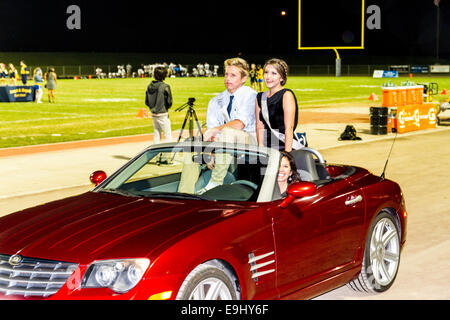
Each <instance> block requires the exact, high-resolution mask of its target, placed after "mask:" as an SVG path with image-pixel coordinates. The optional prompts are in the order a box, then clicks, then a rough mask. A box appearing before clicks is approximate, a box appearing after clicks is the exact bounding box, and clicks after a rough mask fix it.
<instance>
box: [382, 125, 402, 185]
mask: <svg viewBox="0 0 450 320" xmlns="http://www.w3.org/2000/svg"><path fill="white" fill-rule="evenodd" d="M397 134H398V132H397V131H396V132H395V137H394V141H392V145H391V150H390V151H389V155H388V157H387V159H386V163H385V164H384V169H383V173H382V174H381V176H380V178H381V179H383V180H384V174H385V173H386V168H387V165H388V162H389V158H390V157H391V153H392V148H393V147H394V143H395V140H396V139H397Z"/></svg>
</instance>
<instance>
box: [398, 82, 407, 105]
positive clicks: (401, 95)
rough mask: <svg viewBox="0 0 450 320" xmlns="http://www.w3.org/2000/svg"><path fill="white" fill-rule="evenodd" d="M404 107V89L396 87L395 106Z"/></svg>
mask: <svg viewBox="0 0 450 320" xmlns="http://www.w3.org/2000/svg"><path fill="white" fill-rule="evenodd" d="M404 105H406V87H397V106H399V107H401V106H404Z"/></svg>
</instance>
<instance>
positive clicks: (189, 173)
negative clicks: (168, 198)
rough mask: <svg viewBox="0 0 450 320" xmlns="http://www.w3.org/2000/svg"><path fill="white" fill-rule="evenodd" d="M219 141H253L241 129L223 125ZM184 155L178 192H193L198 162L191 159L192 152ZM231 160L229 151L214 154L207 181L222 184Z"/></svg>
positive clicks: (198, 172) (198, 171) (198, 166)
mask: <svg viewBox="0 0 450 320" xmlns="http://www.w3.org/2000/svg"><path fill="white" fill-rule="evenodd" d="M219 141H221V142H226V143H240V144H249V143H250V142H253V139H252V137H251V136H250V135H249V134H248V133H247V132H245V131H243V130H238V129H233V128H228V127H225V128H224V129H223V130H222V132H221V136H220V139H219ZM186 155H187V156H186V157H185V159H184V160H185V162H184V165H183V170H182V172H181V179H180V185H179V187H178V192H184V193H195V183H196V182H197V180H198V176H199V174H200V164H198V163H195V162H193V161H192V154H190V153H189V154H188V153H186ZM232 161H233V156H232V155H231V154H229V153H219V154H216V157H215V166H214V169H213V170H212V173H211V179H210V181H209V183H214V184H217V185H221V184H223V179H224V178H225V176H226V174H227V171H228V168H229V167H230V164H231V162H232Z"/></svg>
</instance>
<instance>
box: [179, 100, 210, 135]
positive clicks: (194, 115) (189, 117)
mask: <svg viewBox="0 0 450 320" xmlns="http://www.w3.org/2000/svg"><path fill="white" fill-rule="evenodd" d="M194 101H195V98H189V99H188V102H186V103H185V104H183V105H182V106H180V107H178V108H177V109H175V111H181V110H183V109H184V108H186V107H188V106H189V109H188V111H187V112H186V117H185V118H184V122H183V125H182V126H181V130H180V135H179V136H178V140H177V142H180V140H181V137H182V136H183V131H184V128H185V127H186V122H187V121H189V140H190V141H194V140H195V137H194V120H195V122H196V123H197V128H198V134H199V135H200V138H201V140H200V141H203V133H202V126H201V125H200V123H199V122H198V118H197V113H196V112H195V110H194Z"/></svg>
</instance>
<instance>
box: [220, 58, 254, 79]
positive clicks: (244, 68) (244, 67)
mask: <svg viewBox="0 0 450 320" xmlns="http://www.w3.org/2000/svg"><path fill="white" fill-rule="evenodd" d="M224 65H225V69H226V68H227V67H230V66H234V67H237V68H239V70H240V71H241V77H242V78H243V77H248V75H249V73H250V68H249V67H248V63H247V61H245V60H244V59H242V58H231V59H227V60H225V62H224Z"/></svg>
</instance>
